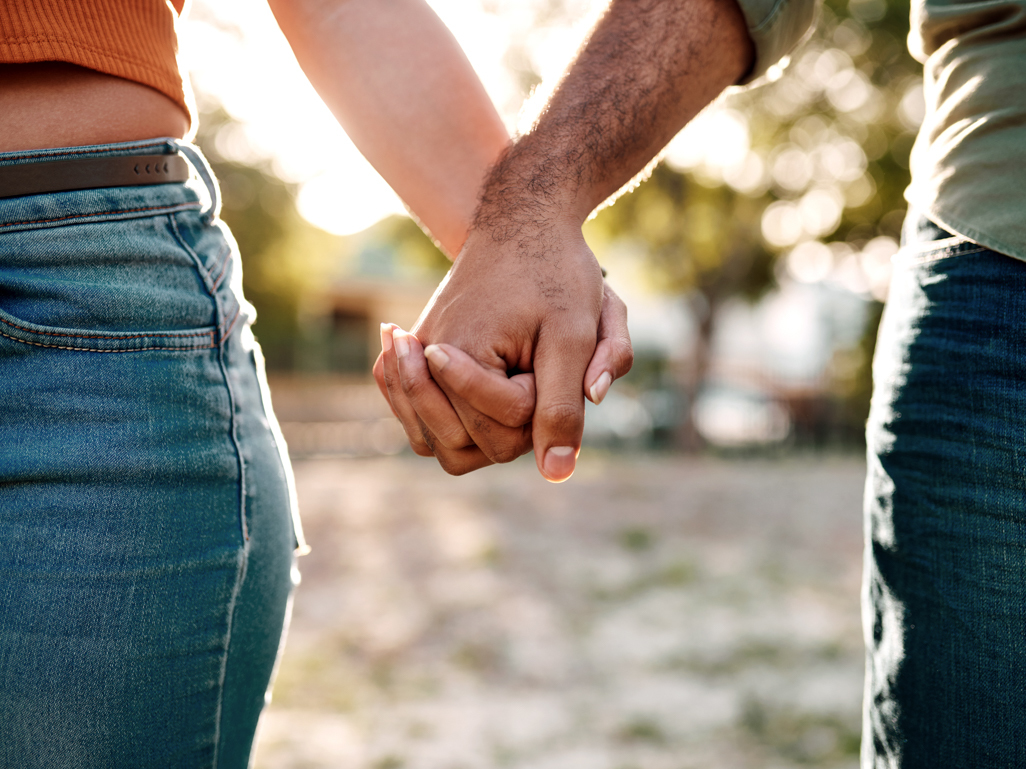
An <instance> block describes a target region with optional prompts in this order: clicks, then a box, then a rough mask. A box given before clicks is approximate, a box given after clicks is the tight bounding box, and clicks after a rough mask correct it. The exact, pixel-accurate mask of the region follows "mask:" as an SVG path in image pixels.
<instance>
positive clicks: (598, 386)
mask: <svg viewBox="0 0 1026 769" xmlns="http://www.w3.org/2000/svg"><path fill="white" fill-rule="evenodd" d="M612 383H613V377H612V376H611V375H610V373H609V372H608V371H603V372H602V375H601V376H600V377H599V378H598V379H596V380H595V384H593V385H592V386H591V400H592V402H594V403H595V405H598V404H599V403H601V402H602V400H603V399H604V398H605V397H606V393H607V392H609V385H611V384H612Z"/></svg>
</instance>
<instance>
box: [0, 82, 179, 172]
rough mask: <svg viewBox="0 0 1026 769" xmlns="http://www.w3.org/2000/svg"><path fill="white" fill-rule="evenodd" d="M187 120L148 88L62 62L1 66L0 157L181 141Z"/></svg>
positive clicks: (167, 99) (176, 105) (165, 99)
mask: <svg viewBox="0 0 1026 769" xmlns="http://www.w3.org/2000/svg"><path fill="white" fill-rule="evenodd" d="M188 130H189V116H188V115H187V114H186V113H185V112H184V110H182V108H181V107H180V106H178V104H176V103H175V102H174V101H172V100H171V99H170V98H169V97H167V96H165V95H164V94H162V93H160V92H159V91H155V90H154V89H152V88H150V87H149V86H145V85H142V84H141V83H134V82H132V81H131V80H125V79H123V78H120V77H114V76H113V75H105V74H102V73H100V72H95V71H93V70H91V69H86V68H84V67H78V66H75V65H74V64H64V63H62V62H44V63H40V64H0V152H16V151H20V150H33V149H46V148H49V147H77V146H81V145H85V144H110V143H113V142H127V141H135V140H139V139H154V138H157V137H163V136H171V137H174V138H178V139H181V138H183V137H184V136H185V135H186V133H187V132H188Z"/></svg>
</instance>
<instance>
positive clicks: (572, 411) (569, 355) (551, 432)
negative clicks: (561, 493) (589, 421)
mask: <svg viewBox="0 0 1026 769" xmlns="http://www.w3.org/2000/svg"><path fill="white" fill-rule="evenodd" d="M546 331H549V330H548V329H546V328H543V329H542V332H541V334H540V335H539V338H538V343H537V346H536V347H535V351H534V379H535V386H536V387H537V403H536V405H535V409H534V421H533V427H534V434H533V435H534V454H535V460H536V461H537V463H538V470H539V471H540V472H541V474H542V475H543V476H544V477H545V478H546V479H547V480H549V481H552V482H553V483H562V482H563V481H565V480H567V479H568V478H569V477H570V476H571V475H573V472H574V468H575V466H576V464H577V455H578V454H579V453H580V451H581V435H582V433H583V432H584V387H583V386H582V382H583V381H584V372H585V370H586V369H587V367H588V361H590V360H591V356H592V353H593V352H594V351H595V330H594V327H593V328H592V329H591V331H590V332H588V331H583V332H575V331H573V330H567V329H565V328H563V329H559V330H556V329H552V330H551V331H549V333H548V334H546V333H545V332H546Z"/></svg>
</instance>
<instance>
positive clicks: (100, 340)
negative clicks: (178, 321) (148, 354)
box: [0, 309, 218, 352]
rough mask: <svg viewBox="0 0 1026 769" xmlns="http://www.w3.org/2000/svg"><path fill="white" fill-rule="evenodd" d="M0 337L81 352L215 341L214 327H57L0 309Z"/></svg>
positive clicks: (204, 345) (190, 346)
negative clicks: (139, 329)
mask: <svg viewBox="0 0 1026 769" xmlns="http://www.w3.org/2000/svg"><path fill="white" fill-rule="evenodd" d="M0 337H4V338H6V339H10V340H12V341H15V342H21V343H22V344H28V345H32V346H34V347H50V348H55V349H58V350H78V351H81V352H141V351H143V350H205V349H210V348H212V347H215V346H216V345H217V338H218V334H217V328H216V327H214V326H208V327H206V328H197V329H186V330H182V331H146V332H131V331H108V332H99V331H93V330H85V329H71V328H58V327H56V326H43V325H39V324H37V323H31V322H29V321H25V320H20V319H19V318H16V317H15V316H13V315H11V314H10V313H7V312H4V311H3V310H2V309H0Z"/></svg>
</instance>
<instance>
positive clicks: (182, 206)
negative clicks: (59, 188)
mask: <svg viewBox="0 0 1026 769" xmlns="http://www.w3.org/2000/svg"><path fill="white" fill-rule="evenodd" d="M193 208H195V209H198V208H200V204H199V203H179V204H177V205H175V206H149V207H148V208H125V209H121V210H119V211H97V212H95V213H91V214H74V215H71V216H58V217H56V218H54V219H30V220H28V221H24V222H8V223H7V224H0V229H6V228H8V227H23V226H25V225H29V224H53V223H54V222H65V221H68V220H69V219H92V218H94V217H98V216H116V215H118V214H137V213H143V212H146V211H166V212H167V213H176V212H178V211H188V210H190V209H193Z"/></svg>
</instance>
